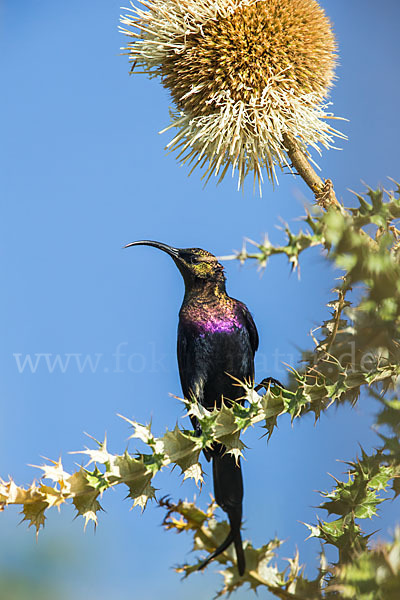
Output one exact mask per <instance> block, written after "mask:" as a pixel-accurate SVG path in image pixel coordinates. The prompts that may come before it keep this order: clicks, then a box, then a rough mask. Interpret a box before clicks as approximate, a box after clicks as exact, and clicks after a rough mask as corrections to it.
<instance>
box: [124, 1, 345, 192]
mask: <svg viewBox="0 0 400 600" xmlns="http://www.w3.org/2000/svg"><path fill="white" fill-rule="evenodd" d="M141 4H143V6H144V7H145V8H146V9H147V10H142V9H140V8H138V7H136V6H134V4H133V3H132V2H131V6H132V8H130V9H126V10H128V14H127V15H126V16H124V17H122V18H121V22H122V23H123V24H124V25H125V26H128V28H129V29H126V28H124V29H122V31H123V32H124V33H125V34H126V35H128V36H130V37H131V38H133V39H132V41H130V42H129V43H128V45H127V47H126V48H124V50H127V52H128V54H129V56H130V60H131V61H132V62H133V66H132V69H134V68H136V67H139V68H142V69H143V70H144V72H145V73H147V74H149V75H150V76H159V77H160V78H161V80H162V83H163V85H164V86H165V87H166V88H167V89H168V90H169V91H170V94H171V96H172V99H173V101H174V104H175V109H174V110H173V111H172V112H171V116H172V123H171V125H170V126H169V127H167V128H166V129H165V130H164V131H166V130H167V129H170V128H173V127H175V128H177V130H178V132H177V133H176V135H175V137H174V138H173V139H172V141H171V142H170V143H169V144H168V145H167V148H169V149H171V150H175V151H178V158H179V159H180V160H181V161H182V162H183V163H191V164H193V168H192V171H193V169H194V168H195V167H196V166H200V167H204V166H205V167H206V173H205V175H206V176H208V177H207V178H209V177H210V176H211V175H212V174H215V175H217V176H219V180H222V179H223V177H224V176H225V174H226V172H227V170H228V169H229V168H230V167H231V168H232V174H233V173H234V172H235V170H236V169H237V170H238V173H239V186H240V185H242V184H243V181H244V178H245V177H246V175H247V174H248V173H249V172H253V174H254V180H255V181H256V180H258V183H259V185H260V183H261V182H262V180H263V177H262V169H263V168H265V169H266V171H267V174H268V177H269V179H270V180H274V179H276V172H275V167H276V166H278V167H280V168H283V167H284V166H287V167H289V168H290V164H289V162H288V159H287V155H286V149H285V135H287V134H289V135H291V136H294V137H295V138H296V139H297V141H298V143H299V144H300V146H301V147H302V149H303V150H305V151H306V149H307V146H311V147H313V148H315V149H317V150H318V151H319V145H322V146H324V147H326V148H329V147H331V146H332V141H333V135H341V134H339V132H337V131H336V130H334V129H333V128H332V127H330V126H329V125H328V123H327V121H326V119H327V118H329V117H331V118H332V117H333V115H331V114H328V113H326V106H325V105H324V104H323V101H324V98H325V97H326V95H327V92H328V90H329V88H330V86H331V85H332V80H333V78H334V67H335V62H336V54H335V52H336V43H335V38H334V35H333V32H332V29H331V25H330V23H329V20H328V18H327V17H326V15H325V13H324V11H323V9H322V8H321V7H320V6H319V4H318V3H317V2H316V0H148V1H143V2H141ZM132 28H133V30H132Z"/></svg>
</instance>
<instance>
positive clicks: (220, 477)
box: [199, 447, 246, 575]
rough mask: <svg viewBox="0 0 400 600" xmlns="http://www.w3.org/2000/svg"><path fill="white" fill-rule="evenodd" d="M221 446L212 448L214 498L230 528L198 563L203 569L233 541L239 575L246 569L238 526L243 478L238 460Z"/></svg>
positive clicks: (240, 513)
mask: <svg viewBox="0 0 400 600" xmlns="http://www.w3.org/2000/svg"><path fill="white" fill-rule="evenodd" d="M224 451H225V449H224V448H223V447H221V448H218V450H216V449H213V452H212V461H213V479H214V495H215V500H216V502H217V504H218V506H220V507H221V508H222V509H223V510H224V511H225V512H226V513H227V515H228V518H229V523H230V526H231V530H230V532H229V534H228V536H227V538H226V539H225V540H224V541H223V542H222V544H221V545H220V546H218V548H217V549H216V550H215V551H214V552H213V553H212V554H210V555H209V556H208V557H207V558H206V560H205V561H203V562H202V564H201V565H200V567H199V568H200V569H203V568H204V567H205V566H206V565H207V564H208V563H209V562H210V561H211V560H212V559H213V558H215V557H216V556H218V555H219V554H221V553H222V552H223V551H224V550H226V548H227V547H228V546H229V545H230V544H231V543H232V542H233V543H234V545H235V550H236V558H237V566H238V571H239V575H243V574H244V571H245V569H246V562H245V558H244V552H243V546H242V536H241V535H240V526H241V524H242V502H243V478H242V469H241V467H240V461H238V462H236V460H235V457H234V456H232V454H226V453H225V454H224Z"/></svg>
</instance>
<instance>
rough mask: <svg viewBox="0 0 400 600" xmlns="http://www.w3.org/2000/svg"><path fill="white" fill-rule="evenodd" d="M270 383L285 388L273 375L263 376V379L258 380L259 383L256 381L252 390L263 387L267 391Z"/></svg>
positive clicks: (258, 389) (257, 390)
mask: <svg viewBox="0 0 400 600" xmlns="http://www.w3.org/2000/svg"><path fill="white" fill-rule="evenodd" d="M271 385H277V386H278V387H280V388H282V389H283V390H285V389H286V388H285V386H284V385H283V384H282V383H281V382H280V381H279V380H278V379H275V377H265V379H263V380H262V381H260V383H258V384H257V385H256V386H255V388H254V390H255V391H256V392H259V391H260V390H261V388H264V389H265V391H266V392H267V391H268V390H269V388H270V387H271Z"/></svg>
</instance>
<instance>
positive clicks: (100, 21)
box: [0, 0, 400, 600]
mask: <svg viewBox="0 0 400 600" xmlns="http://www.w3.org/2000/svg"><path fill="white" fill-rule="evenodd" d="M321 4H322V5H323V6H324V7H325V8H326V11H327V13H328V15H329V16H330V18H331V19H332V21H333V25H334V30H335V32H336V35H337V38H338V43H339V53H340V65H339V67H338V69H337V75H338V80H337V82H336V86H335V88H334V89H333V91H332V94H331V100H332V102H333V107H332V109H333V111H334V112H335V114H336V115H341V116H343V117H346V118H348V119H349V122H348V123H342V124H341V129H342V130H343V131H344V133H346V135H348V137H349V140H348V141H347V142H343V143H341V146H342V147H343V150H342V151H335V150H331V151H329V152H325V153H324V154H323V156H322V158H321V159H318V162H319V164H320V166H321V167H322V173H323V176H325V177H330V178H332V179H333V181H334V183H335V188H336V192H337V194H338V196H339V197H340V198H342V199H343V200H344V201H345V203H346V204H350V203H351V202H352V198H351V194H349V192H348V191H347V190H348V189H353V190H357V191H362V189H363V186H362V183H361V181H365V182H367V183H368V184H369V185H371V186H376V185H377V184H379V183H381V184H384V185H388V182H387V179H386V177H387V176H392V177H394V178H397V179H399V178H400V174H399V172H398V132H399V112H398V98H399V91H400V90H399V70H398V57H399V50H400V41H399V36H398V22H399V18H400V5H399V4H398V2H397V1H395V0H386V1H385V2H384V3H376V2H373V1H372V0H353V2H348V1H346V0H336V1H335V2H328V1H324V2H321ZM119 6H120V2H119V0H118V1H114V0H107V1H105V0H98V1H96V2H94V1H92V0H85V1H84V2H82V1H81V0H79V1H78V0H70V1H69V2H63V1H61V0H56V1H54V0H52V1H50V0H36V1H35V0H25V1H24V2H15V1H14V0H3V1H2V2H1V3H0V19H1V38H0V45H1V51H0V57H1V58H0V60H1V62H2V65H1V67H2V71H1V72H2V89H3V91H2V94H1V98H0V103H1V104H2V107H1V115H2V117H3V119H2V142H3V143H2V144H1V149H0V152H1V157H0V158H1V165H2V169H1V175H0V177H1V191H2V193H1V196H2V219H1V223H0V229H1V235H0V244H1V250H0V251H1V257H2V263H3V269H2V277H3V294H2V295H1V297H0V314H1V326H0V327H1V346H0V353H1V354H0V369H1V377H0V390H1V393H0V403H1V414H2V419H1V422H0V475H1V476H3V477H7V475H8V474H11V475H12V476H13V477H14V478H15V480H16V481H17V483H19V484H22V483H28V482H29V481H30V480H31V479H32V478H33V477H34V476H37V475H38V472H37V471H35V470H34V469H32V468H31V467H29V466H28V464H39V463H40V462H41V461H42V459H41V457H42V456H47V457H51V458H55V459H56V458H58V457H59V456H60V455H62V456H63V458H64V460H65V465H66V467H67V468H72V467H73V465H74V460H75V459H76V457H73V456H69V455H68V451H70V450H79V449H81V448H82V446H83V445H85V444H87V443H88V441H89V440H88V439H87V438H86V437H85V436H84V433H83V432H84V431H87V432H89V433H90V434H92V435H93V436H95V437H96V438H98V439H100V438H102V437H103V435H104V432H105V431H107V435H108V439H109V445H110V449H111V451H115V452H122V451H123V450H124V449H125V446H126V444H127V438H128V436H129V430H128V428H127V426H126V424H125V423H124V422H123V421H122V420H121V419H119V418H118V417H117V416H116V414H117V413H121V414H123V415H126V416H127V417H134V418H135V419H136V420H138V421H140V422H148V421H149V420H150V418H152V419H153V426H154V430H155V431H156V432H157V433H162V432H163V431H164V430H165V428H166V427H173V426H174V425H175V423H176V421H177V420H179V421H180V422H182V424H183V421H181V416H182V409H181V406H180V405H179V403H178V402H177V401H176V400H174V399H173V398H171V397H170V394H177V395H179V394H180V385H179V378H178V373H177V366H176V358H175V345H176V326H177V314H178V310H179V307H180V302H181V299H182V293H183V283H182V281H181V278H180V275H179V272H178V271H177V269H176V267H175V266H174V264H173V262H172V261H171V260H170V259H169V258H168V257H167V256H166V255H164V254H162V253H157V252H156V251H155V250H154V249H150V248H135V249H130V250H122V249H121V247H122V246H123V245H124V244H126V243H128V242H130V241H133V240H135V239H140V238H142V239H145V238H150V239H156V240H161V241H164V242H166V243H170V244H172V245H175V246H178V247H188V246H199V247H203V248H206V249H207V250H209V251H211V252H214V253H215V254H224V255H225V254H229V253H231V251H232V249H239V248H240V247H241V244H242V239H243V237H244V236H246V237H249V238H252V239H255V240H260V239H261V238H262V237H263V235H264V233H265V232H268V235H269V237H270V238H271V240H272V241H273V242H275V243H279V242H280V241H281V240H282V233H281V232H280V231H279V229H278V228H277V226H279V225H280V224H281V220H282V219H283V220H284V221H289V222H291V223H292V224H293V226H295V223H294V222H293V220H294V219H295V218H296V217H298V216H299V215H301V214H303V209H302V207H303V205H304V203H305V202H307V200H310V195H309V193H308V190H307V189H306V187H305V185H304V184H303V183H302V182H301V181H300V180H299V179H298V178H293V177H290V176H288V175H282V176H281V177H280V185H279V187H277V188H276V189H275V190H273V189H272V187H271V186H270V185H268V184H265V185H264V188H263V197H262V198H259V197H258V196H257V195H253V193H252V186H251V184H249V185H246V186H245V190H244V193H243V194H242V193H238V192H237V191H236V180H232V179H230V178H227V179H226V180H225V181H224V182H223V183H222V184H221V185H220V186H219V187H216V186H215V184H214V182H213V181H211V182H210V183H209V184H208V186H207V187H206V188H205V189H204V188H203V183H202V182H201V180H200V175H199V174H194V175H192V176H191V177H190V178H188V177H187V171H186V169H185V168H184V167H183V168H181V167H180V166H179V165H178V164H177V162H176V161H175V158H174V157H173V156H172V155H167V154H166V153H165V151H164V146H165V144H166V143H167V142H168V141H169V139H170V137H169V135H170V134H168V133H166V134H163V135H162V136H160V135H158V133H157V132H158V131H160V130H161V129H163V128H164V127H165V126H166V125H167V124H168V122H169V117H168V107H169V105H170V100H169V98H168V95H167V93H166V91H165V90H164V89H163V88H162V86H161V85H160V83H159V82H158V81H156V80H151V81H149V80H148V79H147V78H146V77H145V76H143V75H137V76H131V77H130V76H129V65H128V61H127V58H126V57H123V56H120V50H119V48H120V46H122V45H123V44H124V39H123V37H122V36H121V34H119V33H118V30H117V27H118V18H119V14H120V12H121V11H120V8H119ZM226 272H227V276H228V290H229V292H230V294H231V295H232V296H234V297H237V298H240V299H241V300H243V301H244V302H246V304H247V305H248V306H249V308H250V309H251V311H252V313H253V315H254V318H255V320H256V323H257V326H258V329H259V333H260V338H261V344H260V350H259V353H258V359H257V373H258V376H259V377H260V378H261V377H264V376H265V375H273V376H275V377H278V378H284V377H285V374H284V368H283V367H282V364H281V362H282V361H283V362H295V361H296V358H297V357H298V348H305V347H310V345H311V339H310V337H309V335H308V332H309V331H310V329H312V328H313V327H315V326H316V325H318V324H319V323H320V322H321V321H322V320H323V319H324V318H326V316H327V309H326V308H324V304H325V303H326V302H327V301H329V299H330V298H331V292H330V290H331V289H332V287H333V286H334V278H335V277H336V276H337V273H335V272H334V271H333V270H331V269H328V268H327V266H326V264H325V263H324V262H323V260H322V258H321V257H320V255H319V253H318V251H315V252H309V253H308V254H307V255H306V256H305V257H304V259H303V261H302V270H301V279H300V280H299V279H298V278H297V276H295V275H290V269H289V267H288V265H287V263H286V262H285V260H283V259H282V258H280V257H278V258H276V259H274V260H272V261H271V262H270V264H269V265H268V267H267V270H266V271H265V273H264V274H263V275H262V276H260V274H259V273H258V272H257V271H256V269H255V267H254V266H251V265H245V266H244V267H240V266H239V265H238V264H236V263H226ZM118 347H119V348H120V350H119V351H120V352H123V353H124V354H125V355H126V356H124V357H122V358H121V363H120V367H119V368H118V369H117V368H116V362H115V360H116V359H115V356H113V355H114V354H116V353H117V352H118V350H117V348H118ZM16 354H17V355H21V356H20V358H21V360H23V359H24V357H26V355H27V354H30V355H31V356H32V357H34V356H35V355H37V354H48V355H50V359H49V360H53V359H54V356H55V355H60V356H61V357H63V360H65V359H66V355H67V354H72V355H74V356H75V355H78V356H79V360H84V357H85V356H86V355H90V356H91V357H92V360H97V359H96V355H98V356H100V358H99V359H98V360H99V365H98V368H97V369H95V372H94V373H93V372H91V370H90V369H89V368H85V369H84V370H83V372H79V368H78V365H77V362H76V360H77V359H76V358H74V357H72V358H71V359H70V364H69V366H68V368H66V369H65V372H64V373H63V372H62V370H61V369H60V368H58V367H56V368H54V371H53V372H52V373H51V372H49V369H48V368H46V364H45V362H44V361H45V360H46V359H45V358H43V359H40V360H41V361H42V362H40V363H38V367H37V369H36V372H35V373H32V372H30V370H29V369H25V370H24V372H23V373H20V372H19V370H18V364H17V361H16V358H15V355H16ZM374 410H375V406H374V405H373V404H372V403H371V402H370V401H367V400H365V399H363V400H362V401H361V402H360V403H359V405H358V406H357V407H356V409H355V411H353V412H351V411H350V410H349V409H347V408H341V409H340V410H337V411H336V410H335V409H333V410H331V411H330V412H329V414H327V415H324V416H323V417H322V419H321V421H320V423H319V424H318V427H314V425H313V422H312V419H311V418H310V419H304V420H303V421H302V422H300V423H296V424H295V426H294V427H293V428H292V427H291V426H290V424H289V423H288V422H287V420H285V419H282V422H281V424H280V427H279V430H278V431H277V432H275V434H274V436H273V437H272V438H271V441H270V442H269V444H268V445H267V443H266V441H265V439H259V438H260V434H261V431H260V430H254V431H253V432H249V434H246V437H245V439H244V441H245V442H246V444H247V445H248V446H250V448H251V449H249V450H248V452H247V454H246V459H247V460H246V462H245V466H244V471H245V489H246V492H245V494H246V495H245V509H244V510H245V528H246V531H245V536H246V537H249V538H250V539H251V540H252V541H253V542H254V543H255V544H257V545H260V544H262V543H265V541H266V540H268V539H269V538H271V537H273V536H274V535H275V534H277V535H278V536H279V537H281V538H283V539H287V540H288V541H287V544H286V545H285V546H284V548H283V550H282V553H281V556H290V555H291V554H292V553H293V551H294V548H295V547H296V546H298V547H299V549H300V557H301V560H302V561H304V562H307V564H308V565H309V567H310V570H309V573H310V574H312V568H313V567H315V564H316V563H315V557H316V554H317V551H318V548H319V546H318V543H317V542H315V541H307V542H305V541H304V540H305V538H306V536H307V531H306V530H305V528H304V526H303V525H301V523H300V521H306V522H313V521H315V509H314V508H313V506H315V505H317V504H318V502H319V496H318V494H317V493H316V492H315V491H314V490H318V489H328V488H329V487H330V486H331V480H330V478H329V476H328V475H327V471H329V472H330V473H333V474H335V475H336V476H339V475H340V474H341V473H342V472H343V470H344V466H343V464H340V463H338V462H337V461H336V459H341V460H347V459H351V458H353V457H354V456H355V455H356V453H357V451H358V444H359V443H361V444H362V445H363V446H364V447H365V448H366V449H369V448H371V447H372V446H374V444H376V441H377V438H376V435H375V434H374V433H373V432H372V431H371V429H370V423H371V414H373V412H374ZM129 447H130V448H131V449H132V450H133V449H134V444H132V443H130V445H129ZM156 485H157V487H159V488H160V489H161V490H162V492H161V493H163V494H164V493H169V494H171V495H172V497H173V498H176V499H177V498H179V497H188V498H191V497H192V496H193V494H194V493H196V490H195V487H194V485H193V484H192V483H190V482H185V483H184V484H182V483H181V481H180V479H179V477H178V475H177V474H176V473H175V472H174V473H172V474H171V473H170V472H166V473H165V474H162V475H161V476H159V477H158V479H157V481H156ZM210 491H211V482H210V477H208V478H207V480H206V485H205V486H204V487H203V491H202V493H201V496H200V503H202V505H205V503H206V502H207V500H208V493H209V492H210ZM123 496H124V494H123V492H122V491H116V492H115V493H109V494H107V496H105V497H104V502H103V505H104V508H105V509H106V513H102V514H101V515H100V524H99V527H98V529H97V532H96V534H95V535H93V533H92V532H91V531H89V529H90V528H88V531H87V532H86V533H85V534H84V533H83V524H82V522H81V521H79V520H75V521H73V516H74V513H73V510H72V509H71V508H70V509H66V510H63V511H62V514H57V512H56V511H53V513H51V514H50V516H49V519H48V523H47V527H46V530H45V531H44V533H43V534H42V535H41V537H40V540H39V545H40V544H43V545H46V544H50V543H53V541H54V540H57V539H63V540H65V541H66V543H67V544H68V548H69V551H70V554H71V556H70V558H69V559H68V560H65V564H64V563H63V562H62V561H61V564H60V565H58V566H57V568H55V573H56V575H55V576H56V577H57V581H58V582H59V584H60V586H61V587H64V588H66V590H67V597H74V598H77V599H80V598H85V599H89V600H90V599H91V598H97V599H99V600H102V599H103V598H107V597H109V596H110V593H112V594H113V597H115V598H118V600H125V599H128V598H132V597H136V595H137V596H138V595H139V594H140V595H141V596H143V595H144V597H146V598H150V599H153V598H157V597H159V596H160V594H161V593H162V594H163V595H164V596H165V597H167V598H169V597H171V598H176V599H178V600H179V599H182V600H183V599H184V598H186V597H187V596H188V594H190V595H191V596H192V597H193V598H194V600H195V599H196V598H208V597H210V598H211V597H212V595H213V592H214V591H215V589H216V586H217V583H218V581H219V576H218V575H217V574H216V571H217V568H216V567H213V566H211V567H209V568H208V569H207V571H206V573H204V574H199V575H198V576H194V577H192V578H191V579H190V580H188V581H185V582H181V581H180V579H179V577H178V576H177V575H176V574H174V572H173V571H172V569H171V566H173V565H174V564H176V563H179V562H181V561H183V560H184V559H185V558H186V557H188V552H189V550H190V547H191V545H190V540H189V539H188V538H185V537H183V536H176V535H174V534H172V533H167V532H164V531H162V529H161V527H160V522H161V520H162V513H161V511H160V510H159V509H157V508H156V507H155V506H154V505H153V506H150V507H149V508H148V509H147V510H146V511H145V513H144V514H143V515H142V516H141V515H140V513H139V511H138V510H137V509H135V510H133V511H129V508H130V506H129V503H128V502H127V501H125V502H123ZM293 498H296V501H295V502H293ZM397 511H398V508H397ZM382 514H383V515H384V517H383V520H382V523H381V524H380V527H381V532H380V535H381V536H382V537H384V536H385V535H387V533H388V531H390V529H391V527H392V525H393V523H394V522H395V517H396V504H395V503H389V502H388V503H386V504H385V505H384V507H383V508H382ZM18 521H19V517H18V515H17V511H16V509H13V508H10V509H9V510H7V511H6V512H5V513H3V514H2V515H1V516H0V536H1V538H2V540H3V543H2V544H1V546H2V548H1V550H0V563H1V561H3V564H7V565H8V564H11V562H13V564H14V566H16V567H18V565H19V564H22V563H21V560H22V559H21V557H22V556H25V555H27V556H28V559H27V560H28V561H29V560H30V558H29V557H31V558H32V560H33V559H34V556H35V553H36V552H37V548H38V546H37V545H36V542H35V540H34V534H33V532H32V531H27V530H26V528H25V525H22V526H21V527H18V528H17V527H16V525H17V523H18ZM375 528H376V527H373V524H371V530H373V529H375ZM4 540H7V543H6V544H5V543H4ZM6 547H7V548H8V549H9V552H8V554H9V556H8V557H6V556H5V554H6V552H5V548H6ZM0 568H1V564H0ZM43 577H46V578H47V577H48V578H50V579H51V575H50V574H49V573H48V572H47V571H46V572H44V574H43ZM200 584H201V592H199V585H200ZM132 590H134V593H133V592H132ZM245 594H246V592H245V591H240V592H238V594H237V595H236V597H237V598H238V599H240V598H244V597H245Z"/></svg>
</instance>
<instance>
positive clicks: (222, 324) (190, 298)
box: [129, 240, 258, 575]
mask: <svg viewBox="0 0 400 600" xmlns="http://www.w3.org/2000/svg"><path fill="white" fill-rule="evenodd" d="M140 244H145V245H150V246H155V247H156V248H159V249H160V250H163V251H164V252H167V253H168V254H169V255H170V256H171V257H172V258H173V260H174V261H175V263H176V265H177V267H178V268H179V270H180V272H181V274H182V276H183V279H184V281H185V296H184V300H183V304H182V307H181V310H180V313H179V325H178V347H177V354H178V365H179V375H180V379H181V384H182V390H183V394H184V396H185V397H187V398H189V397H191V396H193V395H194V396H195V398H196V399H197V401H198V402H199V403H200V404H201V405H203V406H204V407H206V408H209V409H210V408H213V407H214V406H215V405H216V406H217V407H218V406H220V405H221V398H222V396H223V397H224V400H233V401H234V400H239V399H240V398H241V397H242V395H243V390H242V388H241V387H239V386H237V385H235V382H234V380H233V379H232V377H230V375H231V376H233V377H235V378H236V379H239V380H240V381H244V380H251V381H253V380H254V353H255V351H256V350H257V347H258V334H257V329H256V326H255V324H254V321H253V318H252V316H251V314H250V312H249V311H248V309H247V308H246V306H245V305H244V304H243V303H242V302H239V300H235V299H234V298H231V297H230V296H228V295H227V293H226V290H225V276H224V273H223V267H222V266H221V265H220V264H219V263H218V261H217V259H216V258H215V256H213V255H212V254H210V253H209V252H206V251H205V250H201V249H199V248H189V249H181V250H180V249H176V248H171V247H170V246H167V245H165V244H161V243H159V242H152V241H146V240H145V241H140V242H133V244H129V246H131V245H140ZM192 424H193V427H194V429H195V430H196V431H197V432H200V426H199V423H198V422H197V420H196V419H195V418H194V417H192ZM205 455H206V458H207V460H210V459H211V460H212V464H213V480H214V495H215V499H216V502H217V504H218V505H219V506H220V507H221V508H222V509H223V510H224V511H225V512H226V513H227V515H228V518H229V522H230V526H231V530H230V533H229V535H228V537H227V538H226V540H225V541H224V542H223V543H222V544H221V546H220V547H219V548H217V549H216V550H215V552H213V553H212V554H211V555H210V556H209V557H208V558H207V559H206V560H205V561H204V562H203V563H202V565H201V567H200V568H203V567H204V566H206V564H208V562H209V561H210V560H211V559H212V558H214V557H215V556H217V555H218V554H220V553H221V552H223V551H224V550H225V549H226V548H227V547H228V546H229V545H230V544H231V543H232V542H233V543H234V545H235V549H236V556H237V563H238V570H239V573H240V574H241V575H242V574H243V573H244V570H245V559H244V553H243V548H242V540H241V535H240V527H241V522H242V502H243V479H242V471H241V465H240V460H239V461H238V462H236V461H235V459H234V457H233V456H232V455H231V454H227V453H226V452H225V448H224V447H223V446H222V445H221V444H214V446H213V447H212V449H211V450H207V451H206V452H205Z"/></svg>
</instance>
